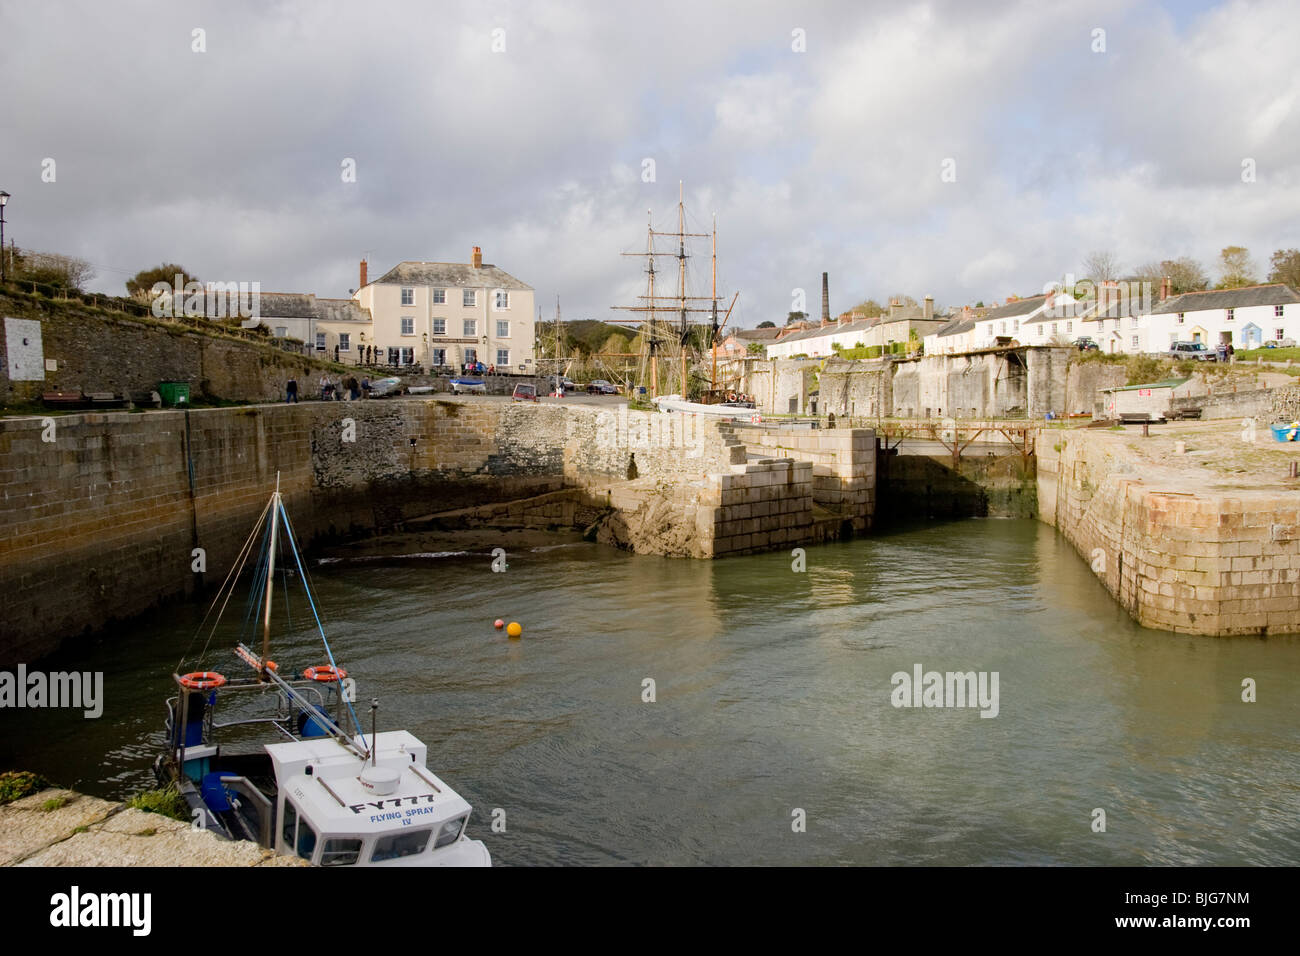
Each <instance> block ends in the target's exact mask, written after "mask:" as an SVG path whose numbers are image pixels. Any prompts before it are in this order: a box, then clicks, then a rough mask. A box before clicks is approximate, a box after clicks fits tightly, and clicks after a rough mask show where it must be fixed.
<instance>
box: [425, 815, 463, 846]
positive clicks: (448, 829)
mask: <svg viewBox="0 0 1300 956" xmlns="http://www.w3.org/2000/svg"><path fill="white" fill-rule="evenodd" d="M468 819H469V817H468V815H467V816H463V817H456V819H454V820H448V821H447V822H446V823H444V824H443V825H442V826H441V827H439V828H438V839H437V840H435V841H434V843H433V848H434V849H435V850H436V849H438V848H439V847H443V846H447V845H448V844H449V843H455V842H456V838H457V837H459V836H460V831H461V830H463V829H464V828H465V821H466V820H468Z"/></svg>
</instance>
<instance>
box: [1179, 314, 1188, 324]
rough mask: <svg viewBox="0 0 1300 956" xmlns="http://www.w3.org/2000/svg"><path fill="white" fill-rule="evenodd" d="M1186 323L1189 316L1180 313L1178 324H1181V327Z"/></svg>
mask: <svg viewBox="0 0 1300 956" xmlns="http://www.w3.org/2000/svg"><path fill="white" fill-rule="evenodd" d="M1186 321H1187V316H1185V315H1183V313H1181V312H1179V313H1178V324H1179V325H1182V324H1183V323H1184V322H1186Z"/></svg>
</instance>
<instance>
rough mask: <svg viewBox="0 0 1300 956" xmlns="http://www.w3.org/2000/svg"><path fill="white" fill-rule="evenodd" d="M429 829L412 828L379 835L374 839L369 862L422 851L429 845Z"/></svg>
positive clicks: (392, 858)
mask: <svg viewBox="0 0 1300 956" xmlns="http://www.w3.org/2000/svg"><path fill="white" fill-rule="evenodd" d="M431 832H432V831H430V830H414V831H410V832H407V833H394V834H393V835H392V836H386V837H380V838H379V839H378V840H376V841H375V848H374V850H373V851H372V852H371V854H370V862H371V863H381V862H383V861H384V860H396V859H398V858H399V857H403V856H414V855H415V854H417V853H423V852H424V848H425V847H426V846H428V845H429V834H430V833H431Z"/></svg>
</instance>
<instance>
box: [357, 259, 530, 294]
mask: <svg viewBox="0 0 1300 956" xmlns="http://www.w3.org/2000/svg"><path fill="white" fill-rule="evenodd" d="M373 283H383V284H384V285H409V286H419V285H426V286H433V287H434V288H448V289H484V288H486V289H520V290H523V291H527V292H531V291H532V289H533V287H532V286H530V285H527V284H525V283H523V282H520V281H519V280H518V279H516V278H515V277H514V276H512V275H511V274H510V273H508V272H505V271H504V270H502V269H498V268H497V267H496V266H494V265H489V264H488V263H486V262H485V263H483V267H482V268H481V269H475V268H474V267H473V266H472V265H470V264H469V263H468V262H399V263H398V264H397V265H395V266H393V268H391V269H389V270H388V271H387V272H385V273H384V274H383V275H382V276H380V277H379V278H378V279H374V280H372V284H373Z"/></svg>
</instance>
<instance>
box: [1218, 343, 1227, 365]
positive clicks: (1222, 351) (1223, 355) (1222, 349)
mask: <svg viewBox="0 0 1300 956" xmlns="http://www.w3.org/2000/svg"><path fill="white" fill-rule="evenodd" d="M1217 351H1218V353H1219V361H1220V362H1226V361H1228V347H1227V346H1226V345H1224V344H1223V343H1222V342H1220V343H1219V348H1218V349H1217Z"/></svg>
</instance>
